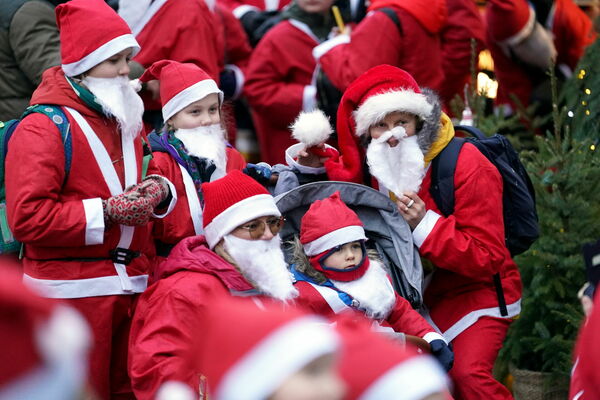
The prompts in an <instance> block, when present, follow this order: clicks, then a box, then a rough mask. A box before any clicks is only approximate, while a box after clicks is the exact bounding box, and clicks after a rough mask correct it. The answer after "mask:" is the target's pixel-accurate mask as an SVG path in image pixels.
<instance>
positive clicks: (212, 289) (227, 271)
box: [129, 170, 298, 399]
mask: <svg viewBox="0 0 600 400" xmlns="http://www.w3.org/2000/svg"><path fill="white" fill-rule="evenodd" d="M202 193H203V196H204V210H203V217H202V218H203V228H204V235H203V236H202V235H200V236H192V237H188V238H186V239H183V240H182V241H181V242H179V244H177V245H176V246H175V247H174V248H173V250H172V251H171V254H170V255H169V258H168V259H167V260H166V262H164V263H162V264H160V266H159V269H158V271H157V278H158V280H157V281H156V282H155V283H154V284H153V285H151V286H150V287H149V288H148V290H146V292H144V294H143V295H142V296H141V298H140V300H139V302H138V305H137V309H136V313H135V316H134V318H133V324H132V328H131V337H130V347H129V350H130V357H129V374H130V376H131V379H132V384H133V390H134V392H135V394H136V396H137V398H138V399H151V398H153V396H154V395H155V393H156V391H157V390H158V388H159V387H160V386H161V385H162V384H163V383H164V382H166V381H168V380H177V381H181V382H185V383H186V384H187V385H188V386H189V387H191V388H193V389H194V391H196V389H197V388H198V384H199V380H198V379H199V378H198V374H197V373H196V372H195V371H194V370H193V369H190V368H189V367H186V366H185V359H184V357H182V354H183V353H185V351H187V350H186V349H187V346H188V345H189V343H190V342H191V340H192V338H194V337H202V335H203V329H199V330H195V329H194V328H193V326H192V325H191V323H190V321H194V320H195V318H197V316H198V315H199V314H202V313H203V312H204V311H205V310H206V309H208V308H210V307H211V305H212V304H213V303H214V302H215V301H216V300H215V298H216V296H219V295H226V296H232V295H233V296H250V297H252V298H253V299H254V300H255V301H257V302H260V301H261V300H260V299H261V298H262V299H263V301H265V300H267V301H268V300H269V299H270V298H272V299H275V300H277V301H280V302H289V301H291V300H292V299H293V298H295V297H296V296H297V294H298V292H297V290H296V289H295V288H294V285H293V283H292V277H291V274H290V272H289V271H288V269H287V264H286V263H285V260H284V256H283V252H282V250H281V247H280V245H281V240H280V238H279V235H278V233H279V231H280V229H281V227H282V225H283V219H282V217H281V214H280V212H279V210H278V209H277V206H276V205H275V201H274V199H273V197H272V196H271V195H270V194H269V192H267V190H266V189H265V188H264V187H263V186H262V185H261V184H259V183H258V182H256V181H255V180H254V179H252V178H251V177H249V176H247V175H245V174H244V173H243V172H241V171H237V170H233V171H231V172H230V173H228V174H227V175H225V176H224V177H223V178H220V179H217V180H215V181H213V182H208V183H203V184H202Z"/></svg>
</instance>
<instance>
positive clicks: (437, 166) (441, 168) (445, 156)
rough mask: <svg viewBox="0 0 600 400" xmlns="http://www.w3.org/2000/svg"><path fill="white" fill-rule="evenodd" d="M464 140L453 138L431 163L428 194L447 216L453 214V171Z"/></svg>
mask: <svg viewBox="0 0 600 400" xmlns="http://www.w3.org/2000/svg"><path fill="white" fill-rule="evenodd" d="M463 144H465V139H463V138H457V137H454V138H452V140H450V142H449V143H448V145H447V146H446V147H445V148H444V149H443V150H442V151H441V152H440V154H438V155H437V157H435V158H434V159H433V161H431V187H430V188H429V193H431V196H432V197H433V200H434V201H435V204H436V205H437V206H438V208H439V209H440V211H441V212H442V213H443V214H444V215H445V216H448V215H450V214H452V213H453V212H454V171H455V170H456V163H457V161H458V153H460V149H461V148H462V146H463Z"/></svg>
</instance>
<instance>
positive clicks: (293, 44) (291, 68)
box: [244, 20, 319, 164]
mask: <svg viewBox="0 0 600 400" xmlns="http://www.w3.org/2000/svg"><path fill="white" fill-rule="evenodd" d="M318 43H319V40H318V39H317V37H316V36H315V35H314V34H313V33H312V32H311V31H310V29H309V28H308V26H307V25H306V24H304V23H302V22H299V21H296V20H287V21H283V22H281V23H279V24H277V25H276V26H275V27H274V28H273V29H271V30H270V31H269V32H267V34H266V35H265V36H264V37H263V38H262V39H261V41H260V42H259V43H258V45H257V46H256V48H255V49H254V52H253V54H252V57H251V58H250V63H249V65H248V75H247V81H246V86H245V89H244V91H245V95H246V97H247V98H248V101H249V103H250V106H251V107H252V110H253V117H254V124H255V127H256V131H257V134H258V142H259V145H260V152H261V158H262V160H264V161H266V162H268V163H270V164H275V163H284V162H285V161H284V160H285V155H284V153H285V150H286V149H287V148H288V147H290V146H291V145H292V144H294V143H296V141H295V140H293V139H292V137H291V133H290V131H289V126H290V124H291V123H292V122H293V121H294V119H295V118H296V117H297V116H298V114H299V113H300V111H302V110H311V109H312V108H313V107H315V106H316V93H317V89H316V86H315V82H314V80H313V78H315V79H316V77H315V75H316V74H315V67H316V63H315V61H314V60H313V58H312V55H311V54H312V49H313V48H314V47H315V46H316V45H317V44H318Z"/></svg>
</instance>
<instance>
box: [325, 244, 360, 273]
mask: <svg viewBox="0 0 600 400" xmlns="http://www.w3.org/2000/svg"><path fill="white" fill-rule="evenodd" d="M362 257H363V251H362V245H361V244H360V242H359V241H358V240H357V241H354V242H350V243H346V244H344V245H342V246H339V247H338V248H337V250H335V251H334V252H333V253H331V255H330V256H329V257H327V258H326V259H325V261H323V265H324V266H325V267H327V268H331V269H340V270H343V269H348V268H353V267H355V266H356V265H357V264H358V263H359V262H360V261H361V260H362Z"/></svg>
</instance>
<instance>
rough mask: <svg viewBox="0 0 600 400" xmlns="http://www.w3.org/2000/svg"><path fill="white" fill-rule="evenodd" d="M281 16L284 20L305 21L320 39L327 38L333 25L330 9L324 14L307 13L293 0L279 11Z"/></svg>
mask: <svg viewBox="0 0 600 400" xmlns="http://www.w3.org/2000/svg"><path fill="white" fill-rule="evenodd" d="M281 17H282V18H283V19H284V20H286V19H295V20H296V21H300V22H303V23H305V24H306V25H308V27H309V28H310V30H311V31H312V33H314V34H315V36H316V37H317V38H318V39H319V40H320V41H324V40H327V36H329V32H331V28H333V27H334V26H335V21H334V19H333V15H332V14H331V10H329V11H328V12H327V13H326V14H325V15H323V14H316V13H307V12H306V11H304V10H302V9H301V8H300V7H299V6H298V4H297V3H296V2H295V1H294V2H293V3H292V4H290V6H289V7H288V8H287V9H285V10H284V11H283V12H282V13H281Z"/></svg>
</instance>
